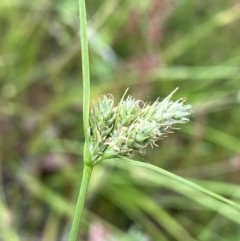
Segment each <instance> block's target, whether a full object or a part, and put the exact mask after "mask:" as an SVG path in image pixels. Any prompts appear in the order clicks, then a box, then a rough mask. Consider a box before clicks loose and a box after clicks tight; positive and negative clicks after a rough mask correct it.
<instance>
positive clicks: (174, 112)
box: [69, 0, 240, 241]
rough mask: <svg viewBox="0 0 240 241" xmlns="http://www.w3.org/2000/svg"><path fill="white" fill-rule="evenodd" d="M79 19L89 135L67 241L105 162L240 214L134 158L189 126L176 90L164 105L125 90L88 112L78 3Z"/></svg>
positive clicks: (74, 234) (82, 27) (82, 12)
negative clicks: (154, 176)
mask: <svg viewBox="0 0 240 241" xmlns="http://www.w3.org/2000/svg"><path fill="white" fill-rule="evenodd" d="M79 17H80V38H81V54H82V78H83V125H84V136H85V144H84V158H83V161H84V168H83V176H82V183H81V186H80V192H79V196H78V200H77V205H76V209H75V213H74V219H73V223H72V227H71V232H70V236H69V241H75V240H76V238H77V234H78V229H79V225H80V222H81V217H82V213H83V209H84V202H85V198H86V194H87V190H88V185H89V181H90V178H91V174H92V170H93V168H94V166H95V165H96V164H97V163H99V162H101V161H104V160H106V159H113V160H116V159H117V160H118V161H126V162H128V163H130V164H133V165H136V166H140V167H144V168H148V169H151V170H153V171H156V172H158V173H159V174H160V175H164V176H167V177H168V178H170V179H173V180H175V181H176V182H179V183H182V184H184V185H186V186H188V187H190V188H192V189H194V190H197V191H199V192H201V193H204V194H206V195H208V196H210V197H212V198H214V199H217V200H218V201H220V202H223V203H225V204H227V205H228V206H229V208H232V209H234V210H235V211H236V210H237V211H240V205H239V204H237V203H235V202H233V201H230V200H228V199H226V198H224V197H222V196H220V195H218V194H216V193H213V192H211V191H209V190H207V189H205V188H203V187H201V186H199V185H197V184H195V183H193V182H190V181H188V180H186V179H184V178H181V177H179V176H177V175H174V174H173V173H171V172H168V171H166V170H163V169H161V168H159V167H156V166H154V165H151V164H149V163H143V162H139V161H136V160H133V159H132V157H133V155H134V153H136V152H138V153H141V154H144V153H145V151H146V148H147V147H148V146H149V145H150V146H152V147H154V146H157V144H156V141H157V140H159V139H161V138H163V137H165V136H166V135H167V134H168V133H171V132H173V130H174V129H175V126H176V124H182V123H186V122H188V121H189V116H190V115H191V112H192V111H191V105H186V104H185V98H181V99H179V100H177V101H172V99H171V98H172V96H173V94H174V92H175V91H173V92H172V93H171V94H169V95H168V96H167V97H166V98H165V99H163V100H162V101H160V100H159V99H157V100H156V101H155V102H153V103H145V102H144V101H142V100H136V99H134V98H133V97H132V96H126V95H127V91H126V92H125V94H124V95H123V97H122V99H121V101H120V102H119V103H118V104H115V103H114V97H113V96H112V95H111V94H108V95H103V96H102V97H101V98H100V99H99V101H98V102H97V103H95V104H94V106H93V108H92V109H91V111H90V75H89V56H88V34H87V18H86V7H85V1H84V0H79Z"/></svg>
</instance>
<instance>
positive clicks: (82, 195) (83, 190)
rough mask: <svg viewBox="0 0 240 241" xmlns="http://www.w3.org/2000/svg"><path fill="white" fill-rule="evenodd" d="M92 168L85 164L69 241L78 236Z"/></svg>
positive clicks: (73, 240)
mask: <svg viewBox="0 0 240 241" xmlns="http://www.w3.org/2000/svg"><path fill="white" fill-rule="evenodd" d="M92 169H93V168H92V167H89V166H87V165H85V166H84V169H83V176H82V183H81V187H80V192H79V196H78V201H77V206H76V210H75V213H74V219H73V223H72V228H71V232H70V237H69V241H75V240H76V238H77V234H78V229H79V224H80V222H81V218H82V213H83V208H84V203H85V199H86V194H87V190H88V185H89V181H90V178H91V173H92Z"/></svg>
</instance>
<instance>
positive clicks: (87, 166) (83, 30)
mask: <svg viewBox="0 0 240 241" xmlns="http://www.w3.org/2000/svg"><path fill="white" fill-rule="evenodd" d="M78 3H79V23H80V39H81V55H82V79H83V128H84V137H85V144H84V153H83V159H84V168H83V176H82V183H81V186H80V192H79V196H78V201H77V206H76V210H75V213H74V218H73V223H72V228H71V232H70V237H69V241H75V240H76V238H77V234H78V229H79V225H80V222H81V218H82V213H83V208H84V203H85V199H86V194H87V189H88V184H89V181H90V178H91V173H92V169H93V165H92V159H91V155H90V151H89V135H88V129H89V106H90V74H89V56H88V31H87V16H86V6H85V0H78Z"/></svg>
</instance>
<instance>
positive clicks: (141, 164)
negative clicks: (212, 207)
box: [118, 155, 240, 211]
mask: <svg viewBox="0 0 240 241" xmlns="http://www.w3.org/2000/svg"><path fill="white" fill-rule="evenodd" d="M118 158H119V159H121V160H123V161H127V162H128V163H130V164H132V165H135V166H139V167H144V168H148V169H151V170H153V171H156V172H158V173H160V174H162V175H164V176H167V177H168V178H171V179H173V180H175V181H177V182H179V183H182V184H184V185H185V186H188V187H190V188H192V189H194V190H197V191H199V192H201V193H204V194H205V195H207V196H209V197H211V198H214V199H216V200H218V201H220V202H222V203H225V204H228V205H229V206H231V207H232V208H234V209H236V210H238V211H240V205H239V204H237V203H235V202H233V201H231V200H228V199H226V198H224V197H222V196H220V195H218V194H216V193H214V192H211V191H209V190H207V189H205V188H203V187H201V186H199V185H197V184H195V183H193V182H190V181H188V180H186V179H184V178H182V177H179V176H177V175H175V174H173V173H171V172H168V171H166V170H164V169H162V168H159V167H156V166H154V165H151V164H149V163H144V162H139V161H134V160H132V159H129V158H127V157H124V156H120V155H119V156H118Z"/></svg>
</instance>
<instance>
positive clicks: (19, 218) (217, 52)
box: [0, 0, 240, 241]
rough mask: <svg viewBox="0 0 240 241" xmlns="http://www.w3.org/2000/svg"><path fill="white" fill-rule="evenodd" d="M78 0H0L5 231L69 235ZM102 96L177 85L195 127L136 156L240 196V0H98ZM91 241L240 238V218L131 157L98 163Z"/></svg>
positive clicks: (93, 30) (96, 80) (40, 236)
mask: <svg viewBox="0 0 240 241" xmlns="http://www.w3.org/2000/svg"><path fill="white" fill-rule="evenodd" d="M77 10H78V7H77V1H76V0H52V1H49V0H40V1H29V0H1V3H0V36H1V37H0V92H1V94H0V163H1V166H0V168H1V172H0V173H1V178H0V180H1V189H0V216H1V220H0V228H1V230H0V236H1V238H0V239H1V240H4V241H5V240H6V241H12V240H14V241H15V240H31V241H35V240H44V241H45V240H46V241H50V240H51V241H52V240H61V241H63V240H67V237H68V234H69V228H70V224H71V220H72V217H73V211H74V205H75V203H76V198H77V194H78V189H79V185H80V180H81V175H82V146H83V141H84V140H83V132H82V115H81V109H82V105H81V101H82V83H81V63H80V47H79V46H80V44H79V36H78V12H77ZM87 10H88V19H89V44H90V64H91V83H92V99H94V100H95V101H97V100H98V97H99V96H100V95H101V94H106V93H109V92H110V93H112V94H113V95H114V96H115V98H116V101H118V100H119V99H120V98H121V96H122V94H123V92H124V91H125V89H126V88H127V87H130V90H129V93H130V94H132V95H133V96H134V97H135V98H138V99H142V100H144V101H153V100H155V99H156V98H157V97H158V96H160V97H165V96H167V95H168V94H169V93H170V92H171V91H172V90H173V89H175V88H176V87H179V91H178V92H177V93H176V94H175V98H176V99H177V98H179V97H182V96H186V97H187V103H190V104H193V109H194V116H193V118H192V120H191V122H190V123H189V124H187V125H185V126H182V129H181V130H177V131H176V133H175V134H172V135H169V137H168V138H165V139H163V140H161V141H160V142H159V143H158V145H159V147H158V148H155V149H153V150H151V149H150V150H149V151H148V153H147V155H145V156H144V157H142V156H135V159H138V160H143V161H146V162H149V163H152V164H154V165H157V166H160V167H162V168H164V169H167V170H169V171H172V172H173V173H175V174H178V175H180V176H182V177H185V178H188V179H190V180H194V181H195V182H196V183H199V184H201V185H202V186H204V187H206V188H208V189H210V190H211V191H214V192H216V193H219V194H221V195H224V196H225V197H228V198H230V199H232V200H234V201H236V202H238V203H239V201H240V191H239V182H240V175H239V169H240V154H239V153H240V139H239V136H240V125H239V119H240V108H239V102H240V77H239V76H240V75H239V71H240V69H239V63H240V46H239V40H240V31H239V24H240V21H239V18H240V2H239V1H238V0H215V1H202V0H195V1H192V0H181V1H176V0H168V1H167V0H148V1H147V0H141V1H129V0H115V1H112V0H105V1H96V0H88V1H87ZM86 206H87V210H86V213H85V217H84V225H83V228H82V230H81V233H80V235H79V240H88V241H103V240H104V241H105V240H106V241H108V240H109V241H117V240H120V241H150V240H154V241H159V240H161V241H192V240H200V241H214V240H217V241H236V240H239V237H240V220H239V215H237V214H236V213H232V212H231V211H230V210H229V209H228V207H227V206H226V205H224V204H222V203H220V202H217V201H215V200H213V199H211V198H208V197H206V196H205V195H203V194H201V193H197V192H194V191H192V190H191V189H190V188H187V187H184V186H183V185H181V184H179V183H176V182H174V181H171V180H169V179H168V178H166V177H163V176H160V175H159V174H155V173H153V172H150V171H147V170H143V169H141V168H137V167H133V166H130V165H126V164H124V165H123V163H121V162H115V163H109V162H106V163H101V164H100V165H98V166H96V168H94V173H93V179H92V181H91V186H90V190H89V196H88V200H87V203H86Z"/></svg>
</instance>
